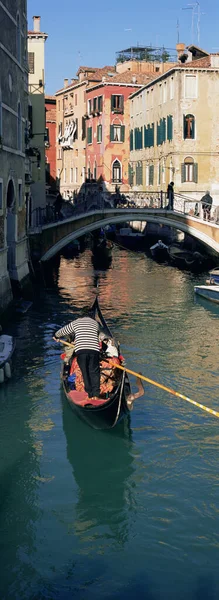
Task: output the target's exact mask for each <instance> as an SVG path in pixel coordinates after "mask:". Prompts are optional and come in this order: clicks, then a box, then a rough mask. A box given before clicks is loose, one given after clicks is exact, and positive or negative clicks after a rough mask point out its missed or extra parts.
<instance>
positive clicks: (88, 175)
mask: <svg viewBox="0 0 219 600" xmlns="http://www.w3.org/2000/svg"><path fill="white" fill-rule="evenodd" d="M90 176H91V172H90V167H88V170H87V178H88V179H90Z"/></svg>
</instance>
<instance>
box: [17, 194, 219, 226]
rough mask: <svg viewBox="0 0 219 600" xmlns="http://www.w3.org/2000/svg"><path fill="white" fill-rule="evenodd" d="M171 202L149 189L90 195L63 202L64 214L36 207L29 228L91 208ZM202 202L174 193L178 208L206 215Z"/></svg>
mask: <svg viewBox="0 0 219 600" xmlns="http://www.w3.org/2000/svg"><path fill="white" fill-rule="evenodd" d="M168 204H169V201H168V198H167V194H166V192H162V191H159V192H157V191H155V190H154V191H151V192H150V193H147V192H129V193H127V194H125V195H124V194H121V195H117V194H113V193H111V194H110V193H107V198H104V197H103V196H102V195H99V196H98V197H97V196H95V197H89V198H86V199H85V200H84V201H81V202H80V203H78V204H72V203H71V202H68V201H63V205H62V208H61V211H60V213H58V214H57V212H56V211H55V208H54V205H50V204H48V205H47V206H45V207H40V206H39V207H37V208H35V209H34V210H33V211H32V213H31V215H30V216H29V220H28V221H29V222H28V229H29V230H31V229H35V228H38V227H42V226H43V225H47V224H50V223H55V222H60V221H63V219H67V218H69V217H74V216H75V217H76V216H79V215H81V214H85V213H86V212H88V211H90V210H104V208H123V209H124V210H125V209H126V208H150V209H151V208H154V209H167V207H168ZM201 205H202V202H201V200H199V201H197V200H195V199H193V198H191V197H189V196H186V195H184V194H175V195H174V211H176V212H179V213H182V214H185V215H190V216H195V217H197V218H202V216H203V215H202V206H201ZM212 212H213V211H212ZM211 221H213V222H216V223H219V207H216V209H215V210H214V212H213V216H211Z"/></svg>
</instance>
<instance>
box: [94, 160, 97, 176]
mask: <svg viewBox="0 0 219 600" xmlns="http://www.w3.org/2000/svg"><path fill="white" fill-rule="evenodd" d="M96 178H97V163H96V161H95V163H94V179H96Z"/></svg>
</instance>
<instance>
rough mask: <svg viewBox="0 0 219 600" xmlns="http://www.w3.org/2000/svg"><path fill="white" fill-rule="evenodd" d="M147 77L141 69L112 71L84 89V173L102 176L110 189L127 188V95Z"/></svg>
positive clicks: (90, 176)
mask: <svg viewBox="0 0 219 600" xmlns="http://www.w3.org/2000/svg"><path fill="white" fill-rule="evenodd" d="M150 79H151V77H150V76H149V75H147V74H143V73H138V74H137V73H136V74H134V73H132V72H130V71H126V72H124V73H116V74H115V75H114V74H113V73H112V74H108V76H106V77H103V79H102V81H101V82H100V83H98V84H96V85H94V86H92V87H90V88H89V89H88V90H87V92H86V96H87V113H86V133H87V136H86V137H87V143H86V175H87V178H88V179H90V178H94V179H98V178H99V177H100V176H102V178H103V179H104V181H105V184H106V187H107V188H108V189H109V190H110V191H115V186H119V188H120V191H121V192H125V191H128V190H129V154H130V142H129V131H130V107H129V96H130V95H131V94H133V92H134V91H135V90H137V89H138V88H141V87H142V86H143V85H145V84H146V83H148V81H150Z"/></svg>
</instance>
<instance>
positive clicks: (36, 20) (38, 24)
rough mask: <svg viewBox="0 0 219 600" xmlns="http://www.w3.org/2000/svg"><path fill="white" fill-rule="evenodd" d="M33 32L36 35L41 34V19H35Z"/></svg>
mask: <svg viewBox="0 0 219 600" xmlns="http://www.w3.org/2000/svg"><path fill="white" fill-rule="evenodd" d="M33 30H34V31H35V32H36V33H39V32H40V17H33Z"/></svg>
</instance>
